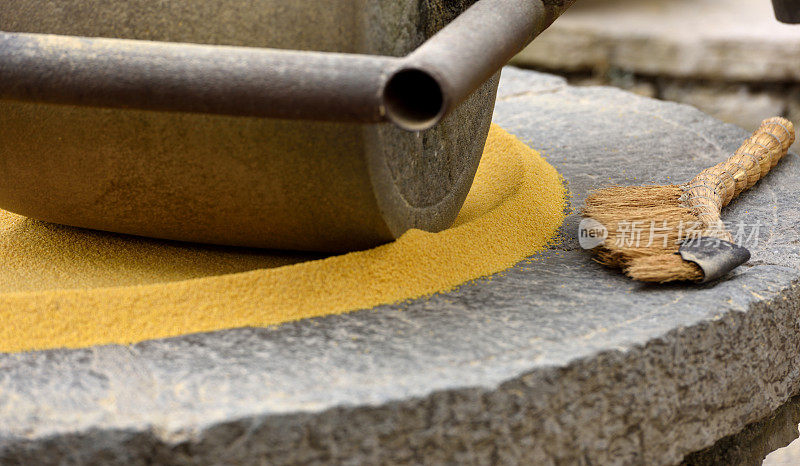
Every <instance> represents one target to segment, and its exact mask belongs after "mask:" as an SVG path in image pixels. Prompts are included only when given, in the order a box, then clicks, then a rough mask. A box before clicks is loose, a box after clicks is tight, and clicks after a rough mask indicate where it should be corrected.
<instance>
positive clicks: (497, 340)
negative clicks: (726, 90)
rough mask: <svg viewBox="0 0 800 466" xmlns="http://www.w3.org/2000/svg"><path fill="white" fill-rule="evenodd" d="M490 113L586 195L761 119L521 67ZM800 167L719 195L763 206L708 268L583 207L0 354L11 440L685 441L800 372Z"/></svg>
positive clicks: (178, 457) (433, 456) (329, 448)
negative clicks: (603, 229) (419, 261)
mask: <svg viewBox="0 0 800 466" xmlns="http://www.w3.org/2000/svg"><path fill="white" fill-rule="evenodd" d="M766 116H768V115H765V117H766ZM495 120H496V122H498V123H500V124H501V125H503V126H504V127H506V128H507V129H508V130H509V131H511V132H512V133H514V134H517V135H518V136H519V137H520V138H521V139H523V140H524V141H526V142H528V143H530V144H531V145H532V146H534V147H536V148H539V149H540V150H541V151H542V152H543V153H544V154H545V155H546V156H547V158H548V160H549V161H550V162H551V163H552V164H554V165H555V166H556V167H557V168H558V169H559V171H560V172H561V173H562V174H563V175H564V177H565V178H566V180H567V182H568V183H569V187H570V189H571V190H572V193H573V204H574V207H575V208H579V207H580V206H581V204H582V202H583V200H584V199H585V197H586V194H587V191H589V190H591V189H594V188H599V187H603V186H608V185H610V184H640V183H651V182H655V183H670V182H676V181H683V180H686V179H688V178H690V177H691V176H692V175H693V174H695V173H696V172H698V171H699V170H701V169H702V168H704V167H706V166H710V165H712V164H714V163H716V162H717V161H719V160H721V159H722V158H723V157H725V156H726V154H728V153H729V152H731V151H732V150H734V149H735V148H736V147H737V145H738V144H739V143H740V142H741V141H742V140H743V139H744V138H745V137H746V136H747V134H746V132H745V131H743V130H741V129H739V128H737V127H734V126H732V125H727V124H723V123H721V122H719V121H716V120H714V119H712V118H710V117H708V116H706V115H704V114H702V113H701V112H699V111H697V110H695V109H693V108H690V107H687V106H681V105H677V104H671V103H664V102H659V101H655V100H650V99H646V98H642V97H638V96H634V95H632V94H629V93H625V92H623V91H619V90H615V89H611V88H576V87H569V86H567V85H566V84H565V82H564V81H563V80H562V79H560V78H556V77H553V76H549V75H543V74H538V73H534V72H524V71H519V70H516V69H512V68H508V69H506V70H505V72H504V77H503V79H502V84H501V89H500V96H499V99H498V102H497V108H496V114H495ZM799 169H800V159H798V157H797V156H795V155H790V156H789V157H788V158H787V159H785V160H784V161H783V162H782V163H781V165H780V166H778V167H777V168H776V169H775V170H774V171H773V173H771V174H770V175H769V176H768V177H767V178H766V179H765V180H763V181H762V182H761V183H760V184H759V185H758V187H756V188H755V189H753V190H752V191H750V192H748V193H746V194H745V195H743V197H741V198H740V199H739V200H737V201H735V202H734V203H733V204H732V205H731V206H730V207H729V208H728V209H727V211H726V219H728V220H730V221H733V222H739V221H741V222H745V223H746V224H747V225H758V228H755V227H754V226H753V227H752V228H751V230H755V232H756V234H755V235H754V236H753V238H751V240H750V242H749V243H748V246H749V247H750V249H751V252H752V253H753V259H752V260H751V262H750V263H748V264H746V265H745V266H743V267H741V268H740V269H738V270H737V271H736V272H735V273H734V274H733V275H732V276H730V277H728V279H727V280H725V281H722V282H720V283H716V284H711V285H704V286H696V285H672V286H647V285H642V284H638V283H634V282H631V281H629V280H627V279H625V278H623V277H621V276H620V275H618V274H616V273H615V272H613V271H609V270H606V269H604V268H602V267H600V266H599V265H598V264H596V263H594V262H593V261H592V260H591V257H590V256H589V255H588V254H587V253H586V252H585V251H583V250H581V249H580V248H579V246H578V244H577V240H576V235H575V234H576V232H577V222H578V217H577V216H576V215H572V216H570V217H569V219H568V221H567V222H566V223H565V225H564V227H563V230H562V236H563V238H562V241H561V242H560V243H559V244H558V245H555V246H554V247H552V248H551V249H549V250H547V251H545V252H543V253H540V254H538V255H536V256H534V257H532V258H530V259H529V260H526V261H523V262H522V263H520V264H518V265H517V266H516V267H514V268H513V269H511V270H508V271H506V272H503V273H500V274H497V275H495V276H493V277H491V279H482V280H477V281H475V282H473V283H469V284H465V285H463V286H461V287H460V288H458V289H456V290H455V291H452V292H449V293H445V294H439V295H434V296H431V297H429V298H426V299H420V300H415V301H410V302H405V303H401V304H397V305H390V306H381V307H378V308H375V309H370V310H362V311H358V312H354V313H351V314H348V315H342V316H333V317H326V318H318V319H312V320H306V321H302V322H297V323H292V324H286V325H282V326H280V327H276V328H269V329H238V330H229V331H221V332H214V333H209V334H201V335H189V336H185V337H180V338H173V339H168V340H161V341H151V342H145V343H141V344H137V345H133V346H104V347H98V348H91V349H83V350H56V351H43V352H32V353H26V354H12V355H0V463H9V464H30V463H32V462H38V463H42V464H47V463H50V464H56V463H61V464H111V463H124V464H209V463H223V462H224V463H238V464H300V463H318V462H331V463H344V464H359V463H362V464H363V463H367V464H379V463H399V464H402V463H429V464H432V463H459V464H460V463H478V464H482V463H523V464H587V465H588V464H676V463H679V462H680V461H682V459H683V458H684V457H685V455H687V454H689V453H692V452H696V451H699V450H703V449H705V448H708V447H710V446H712V445H713V444H714V443H715V442H717V441H718V440H720V439H723V438H724V437H727V436H730V435H733V434H736V433H739V432H741V431H742V430H743V429H744V428H745V427H746V426H747V425H748V424H751V423H754V422H757V421H760V420H762V419H765V418H768V417H769V416H770V415H772V413H773V412H775V411H776V410H777V409H779V408H780V407H781V406H782V405H784V404H785V403H787V400H789V399H790V398H791V397H792V396H795V395H797V394H800V351H798V348H799V347H800V286H798V278H800V232H798V226H797V223H798V220H799V219H800V203H798V200H797V197H796V193H797V192H798V191H799V190H800V180H799V179H798V177H797V176H796V173H797V172H798V170H799ZM755 238H758V241H757V242H756V241H755Z"/></svg>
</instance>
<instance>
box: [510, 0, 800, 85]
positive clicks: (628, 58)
mask: <svg viewBox="0 0 800 466" xmlns="http://www.w3.org/2000/svg"><path fill="white" fill-rule="evenodd" d="M798 61H800V28H798V27H797V26H792V25H786V24H781V23H779V22H777V21H776V20H775V17H774V15H773V12H772V5H771V3H770V2H768V1H753V0H648V1H638V0H583V1H580V2H577V4H576V5H575V6H574V7H573V8H572V9H571V10H570V11H569V12H567V13H566V14H565V15H564V17H562V18H561V19H559V21H558V22H557V23H556V24H554V25H553V27H551V28H550V29H549V30H548V31H546V32H544V33H543V34H542V35H541V36H540V37H539V38H538V39H537V40H536V41H535V42H534V43H533V44H531V45H530V46H529V47H528V48H527V49H526V50H525V51H524V52H522V53H521V54H520V56H519V57H518V58H517V62H518V63H521V64H526V65H537V66H546V67H550V68H552V69H567V70H585V69H598V68H606V67H609V66H613V67H618V68H622V69H625V70H629V71H634V72H637V73H642V74H649V75H660V76H673V77H684V78H706V79H715V80H724V81H787V80H798V79H800V67H798V66H797V62H798Z"/></svg>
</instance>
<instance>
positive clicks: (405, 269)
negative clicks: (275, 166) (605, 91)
mask: <svg viewBox="0 0 800 466" xmlns="http://www.w3.org/2000/svg"><path fill="white" fill-rule="evenodd" d="M564 203H565V190H564V187H563V184H562V180H561V178H560V176H559V174H558V173H557V172H556V170H555V169H554V168H553V167H552V166H550V165H549V164H548V163H547V162H545V160H544V159H542V158H541V157H540V156H539V155H538V154H537V153H536V152H535V151H533V150H531V149H530V148H528V147H526V146H525V145H524V144H523V143H521V142H520V141H519V140H517V139H516V138H515V137H514V136H512V135H510V134H508V133H507V132H505V131H504V130H502V129H501V128H499V127H497V126H493V127H492V129H491V131H490V133H489V140H488V142H487V145H486V149H485V151H484V155H483V159H482V160H481V164H480V168H479V169H478V173H477V175H476V178H475V183H474V184H473V186H472V189H471V191H470V193H469V196H468V197H467V201H466V203H465V205H464V207H463V209H462V210H461V213H460V214H459V217H458V219H457V220H456V223H455V225H454V226H453V227H452V228H450V229H448V230H446V231H443V232H440V233H427V232H423V231H419V230H412V231H409V232H407V233H406V234H405V235H403V236H402V237H401V238H399V239H398V240H397V241H395V242H393V243H390V244H387V245H384V246H380V247H378V248H375V249H371V250H367V251H359V252H354V253H350V254H344V255H340V256H333V257H328V258H324V259H316V260H314V258H311V257H310V256H303V255H300V254H295V255H291V254H276V253H269V252H263V251H254V250H237V249H233V248H213V247H202V246H191V245H183V244H179V243H169V242H164V241H155V240H147V239H141V238H133V237H127V236H123V235H114V234H109V233H100V232H90V231H85V230H80V229H75V228H68V227H61V226H55V225H50V224H46V223H42V222H35V221H31V220H28V219H25V218H23V217H19V216H16V215H13V214H10V213H6V212H2V211H0V352H18V351H28V350H37V349H49V348H61V347H69V348H76V347H86V346H93V345H99V344H108V343H120V344H129V343H135V342H139V341H143V340H150V339H156V338H164V337H172V336H177V335H182V334H188V333H196V332H205V331H212V330H221V329H227V328H236V327H247V326H259V327H260V326H270V325H275V324H280V323H282V322H288V321H293V320H298V319H304V318H309V317H317V316H322V315H327V314H338V313H343V312H347V311H352V310H356V309H364V308H370V307H374V306H376V305H379V304H384V303H392V302H397V301H402V300H405V299H409V298H416V297H421V296H425V295H429V294H431V293H435V292H437V291H445V290H449V289H452V288H453V287H455V286H457V285H459V284H462V283H464V282H467V281H469V280H472V279H475V278H478V277H481V276H485V275H489V274H492V273H494V272H498V271H501V270H504V269H506V268H508V267H511V266H512V265H514V264H515V263H517V262H519V261H520V260H522V259H524V258H525V257H527V256H529V255H531V254H533V253H535V252H537V251H539V250H542V249H543V248H544V247H545V246H546V244H547V242H548V241H549V240H550V239H551V238H552V237H553V236H554V234H555V233H556V230H557V228H558V227H559V226H560V225H561V223H562V221H563V219H564Z"/></svg>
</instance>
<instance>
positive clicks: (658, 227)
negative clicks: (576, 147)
mask: <svg viewBox="0 0 800 466" xmlns="http://www.w3.org/2000/svg"><path fill="white" fill-rule="evenodd" d="M683 194H684V190H683V188H682V187H681V186H678V185H667V186H635V187H613V188H607V189H603V190H601V191H598V192H596V193H594V194H592V195H591V196H590V197H589V199H587V201H586V207H585V208H584V211H583V214H584V215H585V216H586V217H590V218H592V219H594V220H596V221H598V222H600V223H602V224H603V225H604V226H605V228H606V229H607V230H608V236H607V237H606V239H605V241H604V243H603V244H602V245H601V246H599V247H598V248H597V249H596V250H595V254H596V255H597V260H598V261H599V262H600V263H602V264H604V265H607V266H610V267H616V268H620V269H622V271H623V272H625V274H626V275H628V276H629V277H631V278H633V279H635V280H641V281H649V282H668V281H675V280H699V279H702V278H703V275H702V272H701V271H700V269H699V268H698V267H697V266H696V265H694V264H692V263H687V262H685V261H683V260H682V259H681V257H680V256H679V255H677V254H676V253H677V252H678V248H679V246H680V243H681V241H683V240H685V239H687V238H691V237H693V236H697V235H699V234H700V232H701V231H702V223H701V222H700V219H699V218H698V217H697V215H695V214H694V213H693V212H692V211H691V210H689V209H688V208H685V207H682V205H681V196H682V195H683Z"/></svg>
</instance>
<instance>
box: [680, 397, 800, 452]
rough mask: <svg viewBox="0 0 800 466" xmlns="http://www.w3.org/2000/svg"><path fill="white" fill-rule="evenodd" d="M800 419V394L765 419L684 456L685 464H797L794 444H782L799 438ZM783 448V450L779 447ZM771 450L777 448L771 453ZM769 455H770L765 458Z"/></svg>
mask: <svg viewBox="0 0 800 466" xmlns="http://www.w3.org/2000/svg"><path fill="white" fill-rule="evenodd" d="M798 422H800V397H795V398H792V399H791V400H789V402H788V403H786V404H785V405H783V406H782V407H780V408H779V409H778V410H777V411H776V412H774V413H773V414H772V415H771V416H769V417H768V418H767V419H764V420H763V421H759V422H756V423H753V424H751V425H749V426H747V428H745V429H744V430H743V431H742V432H740V433H738V434H736V435H731V436H730V437H725V438H724V439H722V440H720V441H719V442H717V443H716V444H715V445H714V446H713V447H711V448H708V449H706V450H703V451H699V452H697V453H692V454H691V455H689V456H687V457H686V458H685V459H684V464H686V466H705V465H709V466H710V465H728V464H736V465H753V466H757V465H760V464H762V463H763V465H764V466H780V465H785V466H795V465H797V464H800V458H798V456H797V454H796V451H792V450H794V449H793V448H783V449H781V447H785V446H786V445H787V444H789V442H791V441H792V440H794V439H796V438H797V423H798ZM778 449H781V450H780V451H776V450H778ZM770 452H774V453H771V454H770ZM765 456H767V458H764V457H765Z"/></svg>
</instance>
